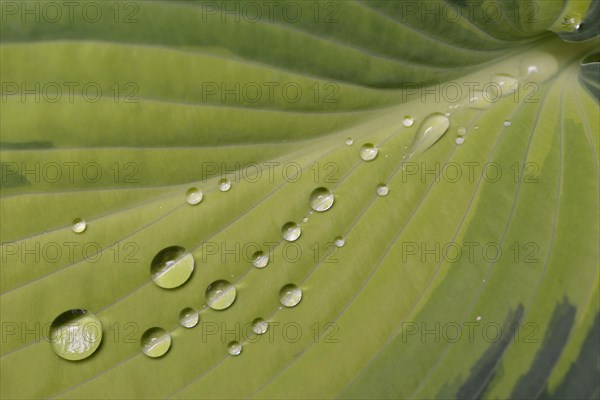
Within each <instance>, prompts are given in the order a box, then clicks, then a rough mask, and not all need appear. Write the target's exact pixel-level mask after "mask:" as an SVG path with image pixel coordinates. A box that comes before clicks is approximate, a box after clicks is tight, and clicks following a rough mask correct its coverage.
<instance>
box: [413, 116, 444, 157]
mask: <svg viewBox="0 0 600 400" xmlns="http://www.w3.org/2000/svg"><path fill="white" fill-rule="evenodd" d="M449 126H450V120H449V119H448V117H446V116H445V115H444V114H440V113H434V114H431V115H429V116H428V117H427V118H425V120H424V121H423V122H422V123H421V126H419V129H418V130H417V134H416V135H415V140H414V141H413V144H412V147H411V151H410V152H411V154H419V153H422V152H424V151H425V150H427V149H428V148H430V147H431V146H433V144H434V143H435V142H437V141H438V140H439V139H440V138H441V137H442V135H443V134H444V133H446V131H447V130H448V127H449Z"/></svg>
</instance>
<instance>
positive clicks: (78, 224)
mask: <svg viewBox="0 0 600 400" xmlns="http://www.w3.org/2000/svg"><path fill="white" fill-rule="evenodd" d="M85 228H87V222H85V221H84V220H83V219H81V218H76V219H74V220H73V226H72V227H71V229H73V232H75V233H83V231H85Z"/></svg>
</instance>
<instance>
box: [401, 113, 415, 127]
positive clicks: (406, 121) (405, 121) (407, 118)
mask: <svg viewBox="0 0 600 400" xmlns="http://www.w3.org/2000/svg"><path fill="white" fill-rule="evenodd" d="M414 123H415V120H414V119H413V117H411V116H410V115H405V116H404V118H402V125H404V126H405V127H407V128H410V127H411V126H413V124H414Z"/></svg>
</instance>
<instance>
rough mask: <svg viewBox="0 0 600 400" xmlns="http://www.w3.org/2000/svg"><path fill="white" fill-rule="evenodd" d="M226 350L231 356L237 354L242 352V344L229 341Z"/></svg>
mask: <svg viewBox="0 0 600 400" xmlns="http://www.w3.org/2000/svg"><path fill="white" fill-rule="evenodd" d="M227 352H228V353H229V354H231V355H232V356H239V355H240V353H241V352H242V345H241V344H240V343H239V342H236V341H233V342H229V344H228V345H227Z"/></svg>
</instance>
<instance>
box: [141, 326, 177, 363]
mask: <svg viewBox="0 0 600 400" xmlns="http://www.w3.org/2000/svg"><path fill="white" fill-rule="evenodd" d="M140 345H141V347H142V351H143V352H144V354H145V355H147V356H148V357H152V358H156V357H160V356H163V355H165V353H166V352H167V351H169V348H170V347H171V335H170V334H169V332H167V331H165V330H164V329H163V328H158V327H154V328H150V329H148V330H147V331H146V332H144V334H143V335H142V338H141V339H140Z"/></svg>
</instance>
